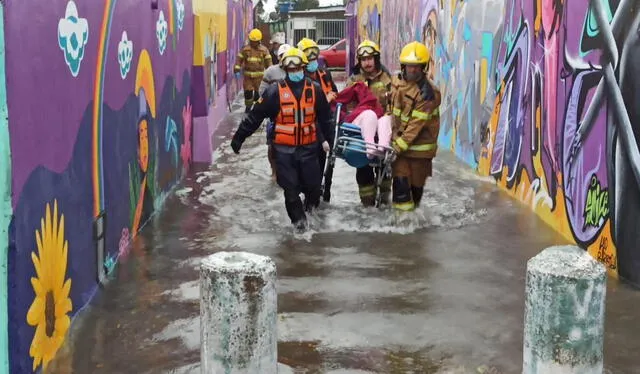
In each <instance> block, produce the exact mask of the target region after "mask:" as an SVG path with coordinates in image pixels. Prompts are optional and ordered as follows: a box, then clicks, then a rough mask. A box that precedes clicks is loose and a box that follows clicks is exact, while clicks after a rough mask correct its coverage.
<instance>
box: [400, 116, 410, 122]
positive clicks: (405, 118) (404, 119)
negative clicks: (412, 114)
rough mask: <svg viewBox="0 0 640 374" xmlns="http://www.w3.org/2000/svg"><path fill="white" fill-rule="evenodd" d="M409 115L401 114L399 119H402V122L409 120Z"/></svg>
mask: <svg viewBox="0 0 640 374" xmlns="http://www.w3.org/2000/svg"><path fill="white" fill-rule="evenodd" d="M409 119H410V118H409V117H408V116H401V117H400V120H402V122H409Z"/></svg>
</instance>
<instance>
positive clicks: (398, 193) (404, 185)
mask: <svg viewBox="0 0 640 374" xmlns="http://www.w3.org/2000/svg"><path fill="white" fill-rule="evenodd" d="M392 169H393V172H392V174H393V207H394V208H396V209H397V210H402V211H411V210H414V209H415V208H416V207H418V205H420V200H422V194H423V191H424V185H425V183H426V182H427V178H428V177H430V176H431V174H432V171H433V170H432V169H433V167H432V159H430V158H410V157H402V156H398V158H397V159H396V160H395V161H394V162H393V165H392Z"/></svg>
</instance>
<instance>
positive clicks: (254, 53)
mask: <svg viewBox="0 0 640 374" xmlns="http://www.w3.org/2000/svg"><path fill="white" fill-rule="evenodd" d="M261 41H262V32H261V31H260V30H258V29H253V30H251V32H249V44H248V45H246V46H244V47H243V48H242V50H240V53H238V59H237V60H236V64H235V65H234V66H233V71H234V72H235V73H236V76H238V77H239V75H240V70H243V73H244V79H243V80H242V89H243V90H244V105H245V107H246V109H245V111H246V112H248V111H249V110H251V106H252V105H253V104H254V103H255V101H256V100H258V98H259V97H260V95H259V94H258V89H259V88H260V82H262V77H263V76H264V70H265V69H266V68H268V67H269V66H271V65H272V61H271V53H270V52H269V50H268V49H267V47H265V46H263V45H262V44H260V42H261Z"/></svg>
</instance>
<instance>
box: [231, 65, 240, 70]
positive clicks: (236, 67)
mask: <svg viewBox="0 0 640 374" xmlns="http://www.w3.org/2000/svg"><path fill="white" fill-rule="evenodd" d="M233 68H234V69H238V70H240V69H242V66H240V65H234V66H233Z"/></svg>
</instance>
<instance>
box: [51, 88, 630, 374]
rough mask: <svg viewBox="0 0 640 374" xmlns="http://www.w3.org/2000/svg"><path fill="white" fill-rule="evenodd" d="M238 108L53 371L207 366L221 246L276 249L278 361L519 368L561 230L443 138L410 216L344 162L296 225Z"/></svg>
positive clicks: (356, 367)
mask: <svg viewBox="0 0 640 374" xmlns="http://www.w3.org/2000/svg"><path fill="white" fill-rule="evenodd" d="M234 109H235V113H233V114H231V115H230V116H228V117H227V119H226V120H225V121H223V123H222V124H221V126H220V128H219V129H218V133H217V134H216V139H217V142H218V143H219V144H220V146H219V147H218V148H217V151H216V152H215V154H214V163H213V165H212V166H211V167H206V168H201V170H199V171H198V170H196V171H193V172H192V173H191V175H190V176H189V177H187V178H186V180H185V181H184V183H183V185H182V186H180V187H178V190H177V192H176V194H175V196H172V197H170V198H169V199H168V200H167V202H166V205H165V206H164V208H163V209H162V210H161V211H160V212H159V213H158V215H157V216H156V217H155V218H154V219H153V220H152V221H151V222H150V223H149V224H148V225H147V226H146V227H145V228H144V229H143V230H142V232H141V235H140V236H138V237H137V238H136V239H135V240H134V241H133V244H132V247H131V249H130V252H129V253H127V254H126V256H125V257H124V258H122V259H121V263H120V264H119V265H118V267H117V268H116V271H115V273H114V278H113V279H112V280H111V281H110V283H109V284H108V285H107V287H106V289H105V291H104V292H103V293H102V294H101V295H100V296H99V297H98V298H97V299H96V301H95V302H93V305H91V306H90V307H89V309H90V310H89V311H87V313H84V314H83V317H82V320H81V321H79V323H76V324H74V326H73V328H72V332H71V336H70V337H69V339H68V340H67V342H66V344H65V346H64V347H63V348H62V349H61V351H60V353H59V354H58V356H57V358H56V360H55V361H54V362H53V363H52V364H51V368H50V371H48V372H49V373H65V374H66V373H96V374H99V373H110V374H116V373H122V374H127V373H149V374H151V373H176V374H177V373H199V372H200V371H199V360H200V358H199V357H200V330H199V323H200V322H199V288H198V266H199V262H200V260H201V259H202V258H203V257H204V256H206V255H207V254H210V253H213V252H216V251H220V250H232V251H233V250H242V251H250V252H254V253H259V254H263V255H268V256H270V257H272V258H273V259H274V260H275V261H276V264H277V267H278V277H279V281H278V293H279V299H278V309H279V326H278V328H279V331H278V334H279V345H278V350H279V351H278V354H279V362H280V364H281V365H282V369H283V372H295V373H333V374H337V373H353V374H356V373H387V374H395V373H478V372H483V371H482V370H485V371H484V372H485V373H516V372H519V371H520V370H521V367H522V366H521V365H522V326H523V307H524V277H525V265H526V260H527V259H528V258H530V257H532V256H534V255H535V254H537V253H538V252H539V251H540V250H541V249H543V248H544V247H546V246H549V245H553V244H556V243H559V242H564V240H563V239H562V238H561V237H559V236H558V234H557V233H555V232H554V231H553V230H552V229H550V228H549V227H548V226H546V225H545V224H544V223H542V221H541V220H540V219H539V218H537V217H536V216H535V215H533V214H531V213H530V211H529V210H528V209H527V208H526V207H524V206H522V205H521V204H520V203H518V202H516V201H514V200H512V199H511V198H509V197H508V196H507V195H506V194H505V193H504V192H501V191H500V190H499V189H498V188H497V187H495V185H494V184H493V183H490V181H487V180H485V179H483V178H482V177H478V176H477V175H476V174H475V173H474V172H473V171H472V170H470V169H469V168H468V167H467V166H465V165H464V164H463V163H462V162H460V161H458V160H457V159H456V158H455V157H454V156H453V155H451V154H449V153H447V152H442V153H441V154H440V155H439V157H438V158H437V159H436V160H437V161H436V163H435V166H434V169H435V170H434V177H433V178H432V179H431V180H430V181H429V183H428V187H427V191H426V198H425V204H424V206H423V207H422V209H421V210H419V211H417V212H416V213H415V214H414V215H412V216H411V217H410V218H409V219H405V220H401V221H398V220H397V219H396V218H395V217H394V215H393V213H392V212H391V211H388V210H382V211H379V210H376V209H373V208H361V207H360V206H359V204H358V197H357V189H356V188H357V187H356V184H355V181H354V170H353V169H351V168H350V167H348V166H347V165H346V164H344V163H342V162H339V163H338V166H337V169H336V175H335V177H334V185H333V189H332V192H333V201H332V202H331V203H330V204H329V205H324V206H323V207H322V209H321V210H320V211H319V212H318V213H317V214H316V215H315V216H314V217H313V219H312V221H311V226H312V230H311V232H310V233H309V234H308V235H305V236H301V237H296V236H294V234H293V230H292V229H291V228H290V225H289V221H288V218H287V216H286V212H285V210H284V204H283V202H282V192H281V189H280V188H279V187H278V186H277V185H275V183H273V182H272V181H271V179H270V171H269V164H268V161H267V158H266V146H265V136H264V133H263V132H258V133H256V134H254V136H252V137H251V138H249V139H248V140H247V143H246V144H245V146H244V147H243V149H242V151H241V153H240V155H234V154H233V152H232V151H231V149H230V148H229V135H230V133H231V131H232V130H233V129H235V128H236V127H237V124H238V121H239V120H240V119H241V117H242V113H241V112H242V109H243V108H241V104H240V101H238V100H236V103H235V104H234ZM534 233H535V234H534ZM498 238H499V239H498ZM609 284H610V287H609V295H608V309H607V326H606V333H607V336H606V350H605V357H606V362H607V370H608V372H609V373H632V372H635V371H636V370H638V369H640V367H639V366H638V361H637V359H636V353H637V352H638V350H640V341H638V339H637V338H636V337H637V336H638V335H637V334H638V333H639V332H640V331H638V327H637V326H640V317H639V316H638V314H637V313H634V312H633V305H637V303H638V301H639V299H638V298H639V296H638V294H637V293H634V292H633V291H632V290H631V289H629V288H628V287H627V286H624V285H622V284H619V283H617V282H616V281H614V280H611V281H610V282H609ZM633 326H636V327H633ZM621 341H624V342H625V344H620V342H621ZM491 370H493V371H491Z"/></svg>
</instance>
